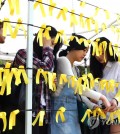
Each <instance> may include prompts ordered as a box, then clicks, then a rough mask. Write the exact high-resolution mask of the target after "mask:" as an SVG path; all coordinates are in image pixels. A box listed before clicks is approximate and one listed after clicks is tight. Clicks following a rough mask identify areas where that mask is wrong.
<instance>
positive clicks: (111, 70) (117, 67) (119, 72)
mask: <svg viewBox="0 0 120 134" xmlns="http://www.w3.org/2000/svg"><path fill="white" fill-rule="evenodd" d="M102 79H106V80H115V81H116V82H120V63H119V62H108V63H107V64H106V66H105V68H104V70H103V78H102ZM119 88H120V86H119ZM119 88H114V91H113V92H109V93H107V92H106V89H104V90H101V89H99V87H98V86H97V85H96V86H95V90H96V91H98V92H99V93H101V94H103V95H105V96H106V98H107V99H108V100H109V101H111V100H112V99H113V98H114V97H115V96H116V94H117V92H118V89H119ZM101 103H102V102H101V101H99V102H98V105H100V104H101ZM118 108H120V102H119V103H118ZM109 114H110V113H109V112H108V113H107V118H106V119H108V118H109ZM115 118H116V116H115V117H114V119H115Z"/></svg>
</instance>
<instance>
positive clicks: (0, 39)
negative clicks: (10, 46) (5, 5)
mask: <svg viewBox="0 0 120 134" xmlns="http://www.w3.org/2000/svg"><path fill="white" fill-rule="evenodd" d="M3 24H4V22H0V43H1V44H3V43H5V37H4V36H3Z"/></svg>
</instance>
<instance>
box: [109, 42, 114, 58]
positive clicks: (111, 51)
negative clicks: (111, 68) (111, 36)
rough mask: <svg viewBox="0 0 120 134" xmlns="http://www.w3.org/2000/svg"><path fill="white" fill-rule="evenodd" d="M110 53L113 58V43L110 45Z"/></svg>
mask: <svg viewBox="0 0 120 134" xmlns="http://www.w3.org/2000/svg"><path fill="white" fill-rule="evenodd" d="M109 53H110V56H113V49H112V43H111V42H110V44H109Z"/></svg>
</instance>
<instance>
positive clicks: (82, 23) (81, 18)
mask: <svg viewBox="0 0 120 134" xmlns="http://www.w3.org/2000/svg"><path fill="white" fill-rule="evenodd" d="M80 24H81V27H82V28H84V27H85V24H84V20H83V14H80Z"/></svg>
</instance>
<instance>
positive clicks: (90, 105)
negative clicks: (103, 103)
mask: <svg viewBox="0 0 120 134" xmlns="http://www.w3.org/2000/svg"><path fill="white" fill-rule="evenodd" d="M77 98H78V100H79V101H83V102H84V103H85V104H86V105H87V107H88V108H90V109H93V108H94V106H95V105H96V104H95V103H93V102H91V101H90V100H89V99H88V98H87V97H86V96H83V95H81V99H82V100H81V99H80V97H79V95H77Z"/></svg>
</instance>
